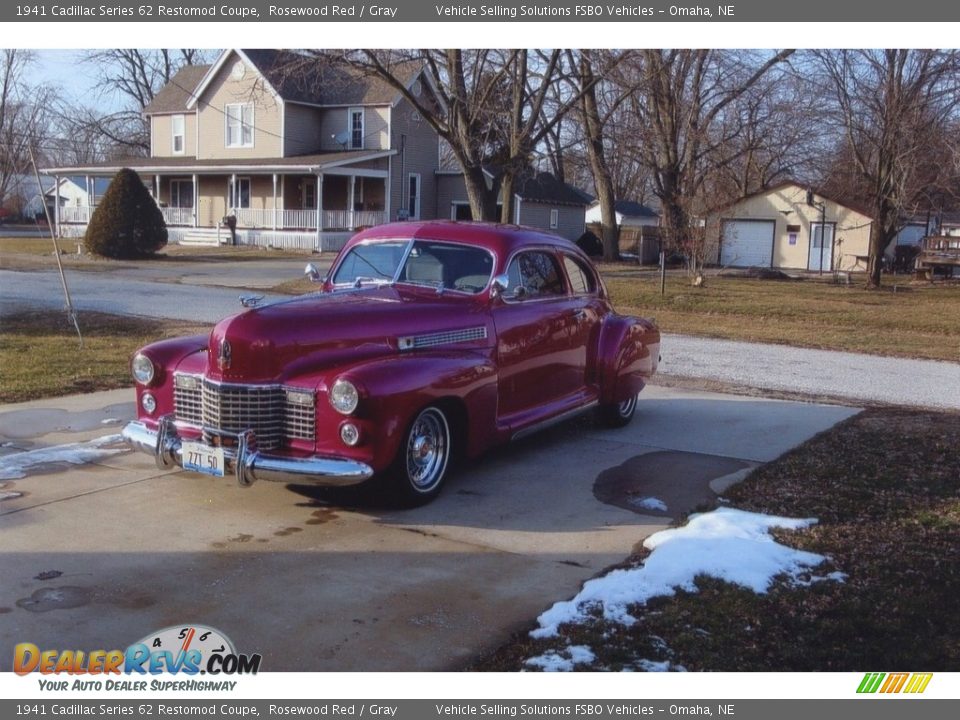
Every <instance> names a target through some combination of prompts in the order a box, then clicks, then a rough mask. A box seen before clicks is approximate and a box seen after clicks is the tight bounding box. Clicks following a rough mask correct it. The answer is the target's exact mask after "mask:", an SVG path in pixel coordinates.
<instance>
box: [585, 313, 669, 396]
mask: <svg viewBox="0 0 960 720" xmlns="http://www.w3.org/2000/svg"><path fill="white" fill-rule="evenodd" d="M659 360H660V331H659V330H658V329H657V327H656V325H654V324H653V323H652V322H651V321H649V320H647V319H645V318H638V317H628V316H625V315H610V316H608V317H607V318H606V319H605V320H604V322H603V327H602V328H601V331H600V345H599V348H598V351H597V369H598V373H597V377H598V380H599V383H600V402H601V403H603V404H612V403H619V402H622V401H623V400H626V399H628V398H629V397H631V396H633V395H636V394H637V393H639V392H640V391H641V390H643V387H644V385H645V384H646V381H647V380H648V379H649V378H650V377H651V376H652V375H653V374H654V373H655V372H656V371H657V364H658V363H659Z"/></svg>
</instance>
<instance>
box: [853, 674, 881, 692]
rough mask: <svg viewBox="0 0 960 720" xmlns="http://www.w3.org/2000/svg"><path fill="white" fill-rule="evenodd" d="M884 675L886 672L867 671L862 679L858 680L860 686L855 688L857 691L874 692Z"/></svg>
mask: <svg viewBox="0 0 960 720" xmlns="http://www.w3.org/2000/svg"><path fill="white" fill-rule="evenodd" d="M885 676H886V673H867V674H866V675H864V676H863V680H861V681H860V687H858V688H857V692H858V693H875V692H876V691H877V688H878V687H880V683H881V681H882V680H883V678H884V677H885Z"/></svg>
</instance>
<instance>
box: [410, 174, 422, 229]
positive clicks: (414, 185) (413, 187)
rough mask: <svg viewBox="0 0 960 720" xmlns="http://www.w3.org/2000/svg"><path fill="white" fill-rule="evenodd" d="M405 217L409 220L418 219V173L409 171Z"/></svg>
mask: <svg viewBox="0 0 960 720" xmlns="http://www.w3.org/2000/svg"><path fill="white" fill-rule="evenodd" d="M407 187H408V189H409V194H408V195H407V217H408V218H410V219H411V220H419V219H420V173H410V175H409V177H408V178H407Z"/></svg>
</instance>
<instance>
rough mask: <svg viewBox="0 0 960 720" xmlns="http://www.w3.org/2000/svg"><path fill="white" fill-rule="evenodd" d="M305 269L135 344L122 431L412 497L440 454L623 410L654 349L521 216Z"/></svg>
mask: <svg viewBox="0 0 960 720" xmlns="http://www.w3.org/2000/svg"><path fill="white" fill-rule="evenodd" d="M308 272H312V274H313V275H314V279H316V280H319V277H318V274H317V273H316V271H315V270H313V268H312V267H311V266H308ZM321 282H322V283H323V285H322V289H321V291H320V292H318V293H313V294H310V295H305V296H301V297H298V298H295V299H290V300H285V301H282V302H276V303H273V304H267V305H263V306H260V307H252V308H249V309H247V310H246V311H244V312H241V313H240V314H238V315H235V316H233V317H230V318H227V319H225V320H222V321H221V322H219V323H218V324H217V325H216V326H215V327H214V328H213V331H212V332H211V333H210V335H209V336H204V335H198V336H193V337H185V338H177V339H173V340H165V341H162V342H157V343H154V344H152V345H148V346H147V347H144V348H142V349H141V350H140V351H139V352H137V354H136V355H135V356H134V358H133V361H132V370H133V376H134V379H135V380H136V384H137V385H136V392H137V408H138V416H139V417H138V420H137V421H135V422H132V423H130V424H129V425H127V427H126V428H125V429H124V431H123V435H124V437H125V439H126V440H127V441H128V442H129V443H130V444H131V445H133V446H134V447H136V448H138V449H140V450H144V451H146V452H149V453H151V454H153V455H155V456H156V459H157V462H158V464H159V465H160V466H161V467H173V466H181V467H183V468H184V469H187V470H192V471H196V472H201V473H207V474H210V475H216V476H222V475H224V474H227V473H233V474H235V475H236V478H237V480H238V481H239V483H240V484H241V485H244V486H246V485H250V484H251V483H253V482H254V481H255V480H274V481H280V482H287V483H294V484H311V485H331V486H335V485H354V484H358V483H362V482H365V481H368V480H371V479H372V478H375V477H376V478H377V479H378V480H381V479H382V480H384V481H385V484H384V487H385V488H387V489H388V490H389V491H390V493H391V494H392V496H393V497H392V499H393V500H395V501H399V502H401V503H404V504H417V503H422V502H425V501H427V500H430V499H432V498H433V497H434V496H435V495H436V494H437V493H438V492H439V491H440V488H441V485H442V483H443V481H444V478H445V476H446V474H447V469H448V466H449V465H450V463H451V460H452V459H453V458H454V457H455V456H464V457H475V456H477V455H479V454H480V453H482V452H483V451H484V450H485V449H487V448H489V447H491V446H493V445H496V444H498V443H502V442H505V441H508V440H511V439H514V438H517V437H520V436H523V435H526V434H528V433H530V432H532V431H534V430H537V429H540V428H542V427H545V426H547V425H549V424H552V423H554V422H557V421H559V420H562V419H565V418H568V417H570V416H572V415H574V414H575V413H577V412H579V411H582V410H585V409H587V408H591V407H595V406H596V407H597V408H598V409H599V413H600V416H601V418H602V420H603V421H604V422H605V423H606V424H608V425H611V426H620V425H625V424H626V423H628V422H629V421H630V419H631V418H632V417H633V414H634V410H635V409H636V403H637V394H638V393H639V392H640V391H641V390H642V389H643V387H644V383H645V380H646V379H647V378H649V377H650V376H651V375H652V374H653V373H654V372H655V371H656V368H657V362H658V360H659V349H660V333H659V331H658V330H657V328H656V327H655V325H654V324H653V323H652V322H651V321H648V320H645V319H642V318H635V317H625V316H623V315H618V314H616V313H615V312H614V311H613V309H612V308H611V306H610V301H609V299H608V297H607V292H606V289H605V288H604V286H603V283H602V282H601V280H600V277H599V276H598V274H597V272H596V270H595V269H594V267H593V265H592V264H591V263H590V261H589V259H588V258H587V256H586V255H585V254H584V253H583V252H581V251H580V249H579V248H578V247H577V246H576V245H575V244H574V243H571V242H569V241H567V240H564V239H562V238H559V237H557V236H555V235H550V234H547V233H543V232H539V231H536V230H532V229H528V228H520V227H513V226H500V225H489V224H482V223H454V222H442V221H435V222H404V223H395V224H387V225H380V226H377V227H374V228H371V229H369V230H366V231H364V232H361V233H359V234H358V235H356V236H354V237H353V238H352V239H351V240H350V241H349V242H348V243H347V244H346V246H345V247H344V248H343V250H342V251H341V252H340V253H339V255H338V256H337V258H336V260H335V261H334V263H333V265H332V267H331V270H330V273H329V274H328V275H327V277H326V278H324V279H323V280H322V281H321Z"/></svg>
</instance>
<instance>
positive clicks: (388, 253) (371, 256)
mask: <svg viewBox="0 0 960 720" xmlns="http://www.w3.org/2000/svg"><path fill="white" fill-rule="evenodd" d="M408 247H409V253H407V248H408ZM401 263H402V267H401ZM492 273H493V256H492V255H491V254H490V253H489V252H488V251H487V250H484V249H482V248H477V247H470V246H468V245H459V244H456V243H445V242H435V241H431V240H416V241H414V242H413V245H412V246H411V245H410V241H396V240H387V241H383V242H374V243H365V244H362V245H356V246H354V247H353V248H352V249H351V250H350V252H348V253H347V255H346V256H345V257H344V258H343V261H342V262H341V263H340V267H338V268H337V272H336V275H334V278H333V282H334V284H336V285H345V284H353V285H356V284H360V285H362V284H363V283H364V282H367V281H369V282H374V283H377V282H399V283H407V284H411V285H425V286H428V287H434V288H437V289H444V290H448V289H449V290H457V291H459V292H465V293H471V294H476V293H479V292H482V291H483V289H484V288H485V287H486V286H487V283H488V282H489V280H490V276H491V274H492Z"/></svg>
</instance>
